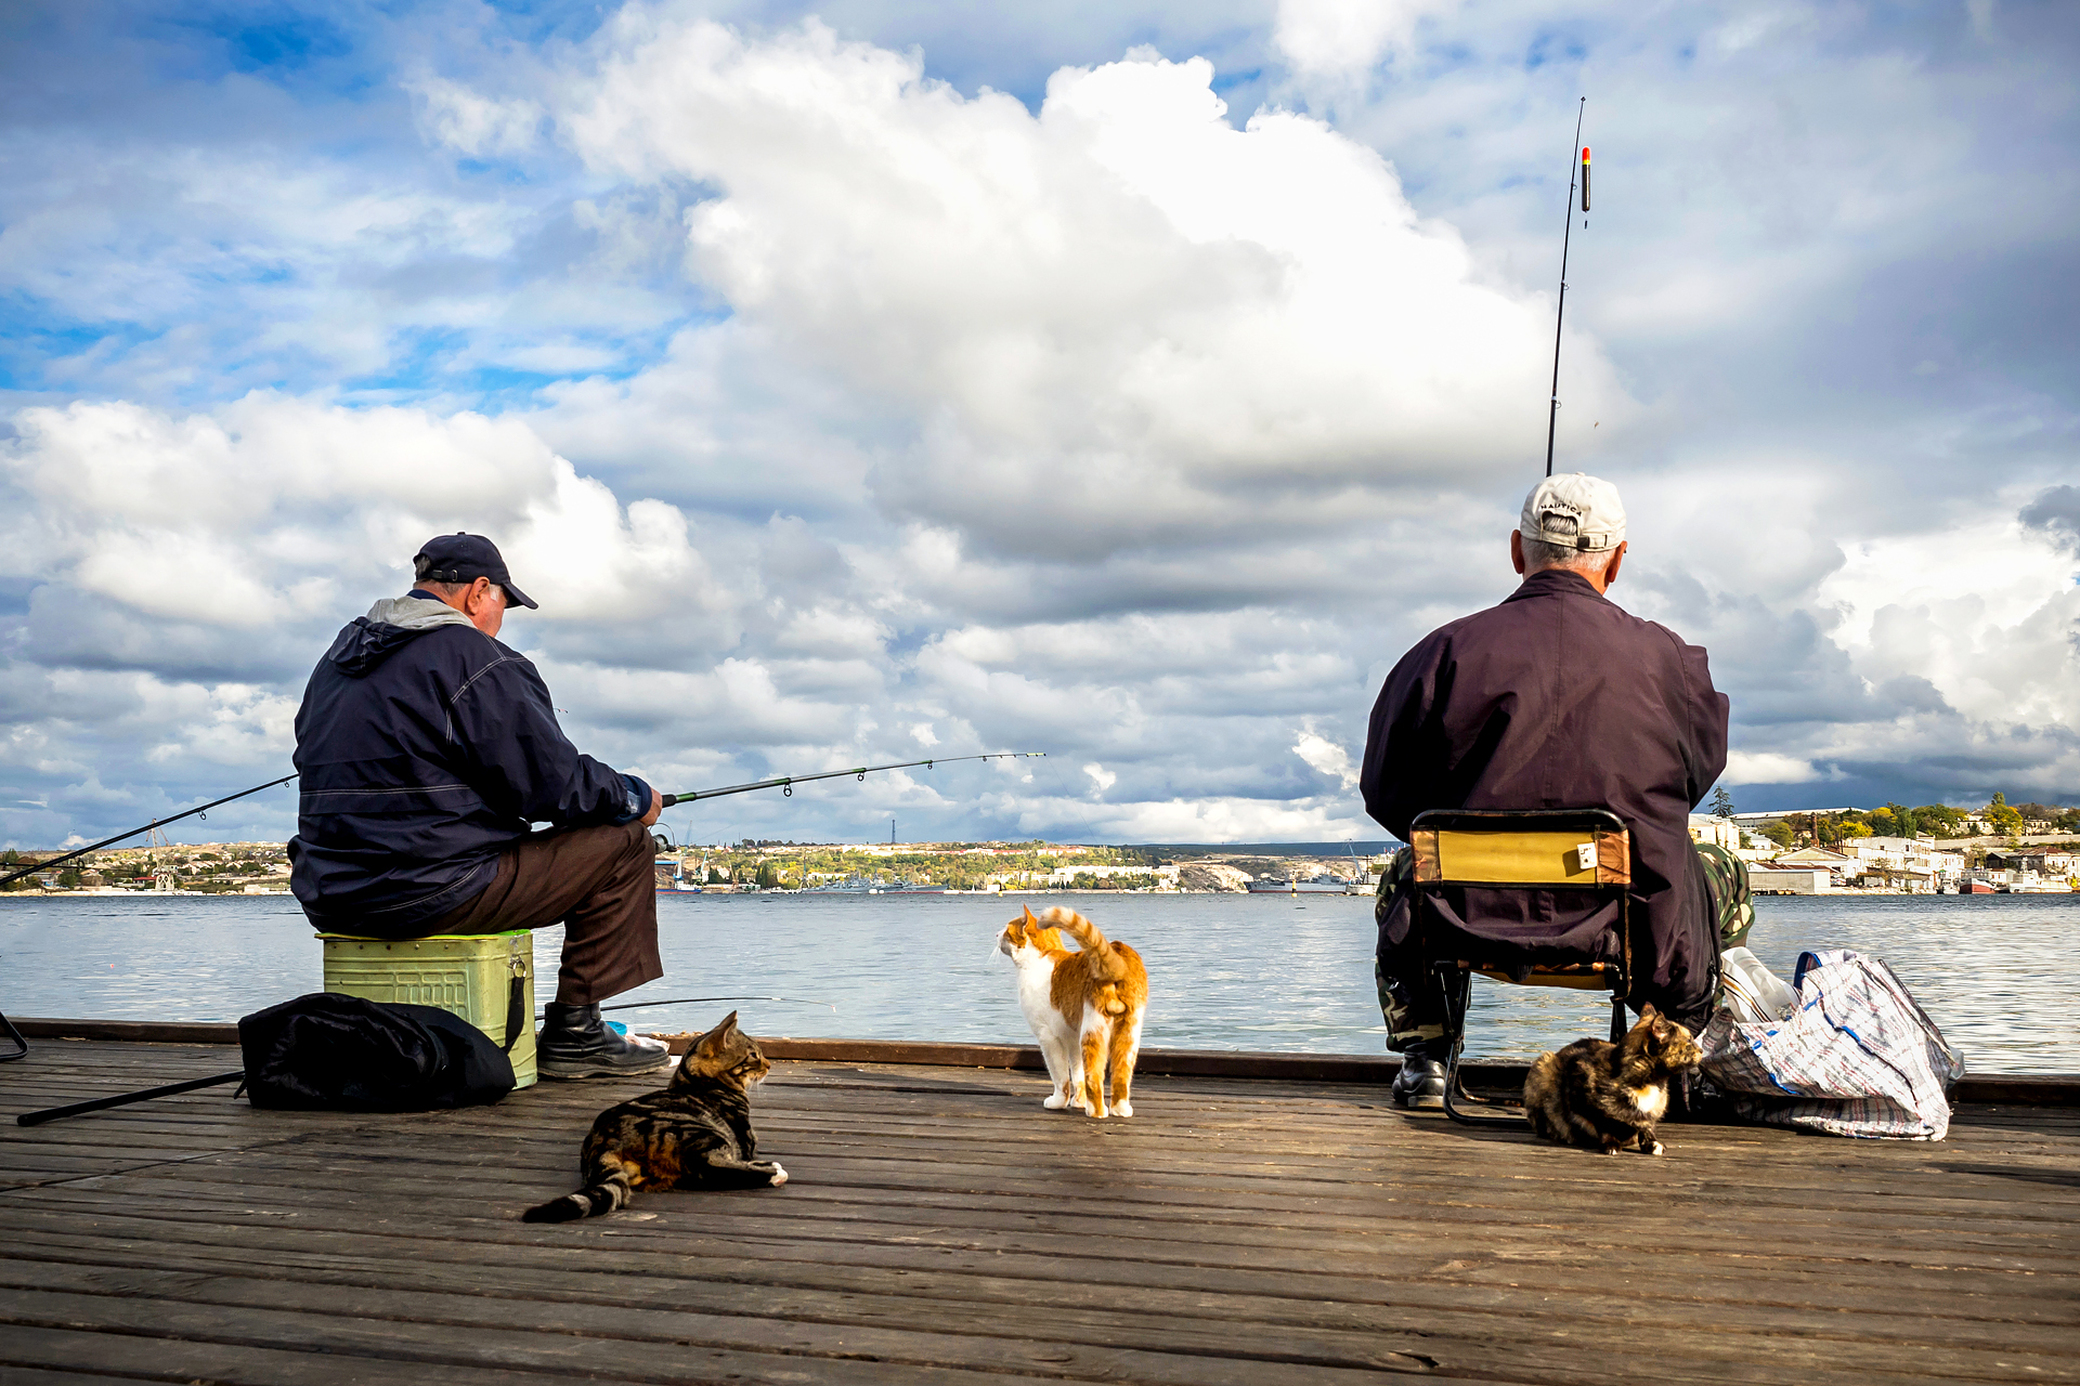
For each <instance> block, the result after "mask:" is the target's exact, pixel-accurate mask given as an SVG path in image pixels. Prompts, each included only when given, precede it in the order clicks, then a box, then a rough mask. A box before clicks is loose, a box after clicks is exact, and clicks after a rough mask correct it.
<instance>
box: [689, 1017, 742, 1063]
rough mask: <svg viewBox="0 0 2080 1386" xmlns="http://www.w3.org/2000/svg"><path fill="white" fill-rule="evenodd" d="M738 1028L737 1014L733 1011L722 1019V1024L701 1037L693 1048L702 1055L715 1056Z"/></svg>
mask: <svg viewBox="0 0 2080 1386" xmlns="http://www.w3.org/2000/svg"><path fill="white" fill-rule="evenodd" d="M736 1028H737V1013H736V1012H735V1011H731V1012H730V1013H729V1014H728V1015H726V1016H724V1017H723V1018H722V1022H721V1023H720V1024H718V1025H717V1026H716V1027H715V1028H714V1029H712V1030H710V1031H708V1033H707V1034H705V1035H702V1036H701V1037H700V1039H699V1041H698V1042H696V1043H695V1044H694V1046H693V1048H694V1051H695V1052H696V1053H700V1054H713V1053H714V1052H715V1051H716V1050H717V1049H720V1048H721V1047H722V1042H723V1041H724V1040H726V1039H728V1038H729V1032H730V1031H732V1030H734V1029H736Z"/></svg>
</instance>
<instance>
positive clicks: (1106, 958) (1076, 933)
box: [1042, 905, 1127, 1015]
mask: <svg viewBox="0 0 2080 1386" xmlns="http://www.w3.org/2000/svg"><path fill="white" fill-rule="evenodd" d="M1042 918H1044V919H1045V920H1046V921H1047V923H1048V924H1050V925H1051V926H1053V927H1054V928H1057V929H1060V930H1061V931H1062V932H1063V933H1065V934H1067V935H1068V936H1069V937H1071V938H1073V939H1075V940H1076V945H1077V947H1079V948H1081V949H1082V950H1083V951H1084V952H1086V953H1088V954H1090V958H1091V960H1090V962H1089V963H1088V964H1087V966H1088V967H1089V968H1090V976H1091V980H1092V981H1093V982H1096V983H1099V984H1100V985H1103V984H1105V983H1108V982H1121V981H1125V980H1126V976H1127V965H1126V963H1125V962H1124V961H1122V960H1121V958H1120V956H1119V953H1118V951H1117V950H1116V949H1114V948H1113V946H1112V944H1111V943H1110V942H1108V941H1107V940H1106V938H1105V935H1103V934H1101V933H1099V932H1098V926H1097V925H1095V924H1093V923H1091V922H1090V921H1089V920H1088V919H1085V918H1084V917H1083V916H1082V915H1080V914H1078V913H1077V912H1076V911H1075V910H1071V909H1064V908H1063V907H1062V906H1060V905H1056V906H1054V907H1053V908H1052V909H1050V910H1048V911H1047V913H1046V914H1045V915H1043V916H1042ZM1115 1000H1117V998H1115ZM1121 1009H1125V1007H1124V1006H1122V1007H1121ZM1113 1014H1115V1015H1116V1014H1118V1012H1117V1011H1115V1012H1113Z"/></svg>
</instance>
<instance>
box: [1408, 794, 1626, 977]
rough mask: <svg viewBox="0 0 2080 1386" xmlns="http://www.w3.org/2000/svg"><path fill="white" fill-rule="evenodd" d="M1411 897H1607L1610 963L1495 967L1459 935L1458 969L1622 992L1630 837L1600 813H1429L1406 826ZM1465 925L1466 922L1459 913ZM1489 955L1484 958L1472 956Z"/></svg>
mask: <svg viewBox="0 0 2080 1386" xmlns="http://www.w3.org/2000/svg"><path fill="white" fill-rule="evenodd" d="M1409 846H1410V847H1411V848H1412V849H1413V855H1414V858H1415V862H1414V866H1415V870H1414V873H1413V874H1414V880H1413V882H1412V883H1411V884H1412V887H1413V889H1414V892H1415V894H1416V895H1417V896H1418V897H1421V896H1424V895H1429V894H1433V893H1435V894H1441V895H1456V896H1458V897H1460V904H1461V906H1462V907H1464V906H1466V905H1469V904H1471V903H1472V901H1473V899H1474V898H1475V897H1478V896H1480V895H1482V894H1484V893H1492V892H1505V893H1506V892H1511V891H1519V890H1521V891H1566V892H1569V893H1570V894H1572V895H1575V896H1576V897H1577V898H1579V897H1580V896H1582V895H1588V896H1591V897H1594V896H1599V895H1600V896H1608V897H1610V899H1611V900H1612V902H1613V903H1614V904H1615V907H1616V910H1617V918H1616V925H1617V938H1618V949H1619V957H1618V959H1617V960H1616V961H1614V962H1610V961H1598V960H1592V959H1588V958H1576V959H1571V960H1570V959H1560V958H1553V959H1548V960H1547V961H1545V962H1543V963H1540V964H1538V965H1536V966H1533V967H1525V966H1521V965H1514V966H1513V965H1497V959H1496V958H1495V957H1494V955H1493V953H1492V951H1489V950H1486V949H1483V948H1482V947H1480V946H1477V945H1474V944H1472V942H1471V941H1470V940H1466V939H1462V946H1463V947H1464V951H1457V950H1455V951H1454V952H1453V953H1452V954H1450V955H1449V956H1452V957H1455V958H1457V959H1458V961H1459V965H1460V966H1462V967H1466V968H1470V969H1472V970H1474V971H1477V972H1480V973H1483V974H1485V975H1486V976H1489V977H1493V978H1496V979H1497V980H1501V981H1515V982H1531V983H1533V984H1535V985H1540V986H1570V987H1583V988H1598V989H1601V988H1604V987H1609V988H1611V989H1613V990H1615V991H1620V992H1629V990H1630V986H1631V982H1630V978H1631V972H1632V910H1631V900H1630V888H1631V884H1632V835H1631V833H1630V832H1628V831H1627V830H1626V827H1625V822H1624V820H1623V819H1621V818H1619V817H1618V815H1616V814H1615V813H1612V812H1611V811H1610V810H1608V809H1597V808H1591V809H1526V810H1521V811H1516V812H1498V811H1493V810H1475V809H1433V810H1432V811H1430V812H1428V813H1423V814H1418V815H1417V816H1416V819H1415V821H1414V822H1413V823H1412V824H1411V825H1410V826H1409ZM1466 922H1467V923H1468V924H1469V925H1471V924H1472V923H1473V919H1472V917H1471V916H1467V917H1466ZM1483 952H1488V956H1481V954H1482V953H1483Z"/></svg>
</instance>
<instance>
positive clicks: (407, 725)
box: [289, 534, 669, 1078]
mask: <svg viewBox="0 0 2080 1386" xmlns="http://www.w3.org/2000/svg"><path fill="white" fill-rule="evenodd" d="M412 571H413V573H414V575H415V578H416V581H415V583H414V585H413V587H412V590H411V591H410V592H408V593H407V594H405V595H404V596H402V597H395V598H386V599H385V600H383V601H379V602H377V603H376V604H375V606H374V607H373V608H371V609H370V611H369V613H368V614H367V615H366V616H357V617H355V618H354V620H353V621H352V622H351V623H350V624H349V625H347V626H346V628H345V629H343V630H341V631H340V633H339V636H338V638H337V639H335V640H334V641H333V642H332V648H331V649H329V650H327V651H326V652H325V657H324V658H323V659H321V660H319V661H318V667H317V669H316V670H315V671H313V672H312V674H311V680H310V684H309V686H308V687H306V688H305V690H304V694H303V706H302V708H301V709H300V710H299V711H298V712H297V714H296V769H297V772H298V774H300V775H301V776H302V779H301V781H300V784H299V788H300V790H301V796H302V797H301V803H300V804H299V809H298V817H297V832H296V836H295V838H294V839H292V840H291V841H290V843H289V860H290V862H291V864H292V870H291V875H290V885H291V887H292V888H293V889H294V890H295V892H296V898H297V899H298V900H300V901H301V902H302V904H303V909H304V913H305V914H306V915H308V916H309V918H310V921H311V923H312V924H314V925H315V926H317V927H318V928H319V929H321V930H323V931H325V932H328V933H343V934H354V935H358V936H361V937H364V938H389V939H409V938H428V937H432V936H435V935H440V934H491V933H500V932H503V931H505V930H509V929H538V928H542V927H545V926H547V925H551V924H561V925H563V926H564V936H563V961H562V964H561V966H560V967H559V968H558V970H557V975H556V1000H555V1001H553V1002H551V1003H550V1005H549V1007H548V1017H547V1022H546V1024H545V1025H544V1026H543V1029H542V1033H541V1035H540V1037H539V1038H538V1040H537V1044H536V1061H537V1065H538V1067H539V1068H540V1071H541V1073H542V1074H543V1076H545V1077H550V1078H590V1077H602V1076H611V1075H616V1074H624V1073H637V1072H642V1071H644V1070H647V1069H654V1068H662V1067H663V1066H664V1065H665V1064H666V1062H667V1061H668V1059H669V1055H668V1054H667V1051H666V1050H665V1048H664V1046H662V1045H660V1044H657V1043H656V1042H654V1041H651V1040H644V1039H635V1038H629V1037H627V1036H624V1035H622V1034H620V1033H619V1032H618V1031H616V1030H614V1029H613V1028H611V1027H609V1026H607V1025H606V1024H605V1023H603V1022H602V1021H601V1020H600V1015H599V1003H600V1002H602V1001H604V1000H606V999H607V998H608V997H610V996H616V995H619V994H620V993H622V992H624V991H627V990H629V989H630V988H632V987H637V986H640V985H642V984H643V983H644V982H648V981H651V980H653V979H655V978H658V977H661V976H663V975H664V966H663V964H662V962H661V961H660V960H659V958H658V955H657V894H656V885H655V881H654V879H653V872H652V868H651V861H652V858H653V855H654V851H655V849H654V847H653V845H652V843H651V840H650V834H649V832H648V828H649V825H650V824H652V823H655V822H656V821H657V816H658V814H659V813H660V812H662V811H663V808H664V800H663V798H662V796H660V795H659V794H658V793H657V792H656V791H655V790H653V789H652V788H651V787H650V786H649V785H647V784H645V783H644V782H643V781H642V780H639V779H637V778H636V777H635V776H634V775H624V774H621V773H620V772H618V771H616V770H614V769H612V768H610V767H608V766H606V765H602V764H601V763H600V762H599V761H597V760H594V759H593V758H592V757H591V756H587V755H581V754H580V753H579V751H578V748H577V747H575V746H573V745H571V743H570V740H569V738H567V737H565V736H564V734H563V729H562V728H561V727H559V726H558V725H557V723H556V709H555V707H554V705H553V704H552V703H551V701H550V698H549V690H548V688H547V687H546V686H545V685H544V684H543V683H542V676H541V675H540V674H539V673H537V672H536V671H535V667H534V665H533V664H531V663H530V662H528V660H527V659H526V658H525V657H524V656H522V655H520V654H517V653H515V652H514V651H513V650H512V649H510V648H509V647H507V646H505V645H503V644H501V643H499V640H498V632H499V629H500V627H501V626H502V625H503V624H504V621H505V614H506V610H507V609H508V608H509V607H512V606H523V607H527V608H529V609H530V610H532V609H535V608H536V603H535V600H534V598H532V597H530V596H528V595H527V594H526V593H525V592H522V591H521V590H520V589H519V587H517V586H515V585H514V583H513V577H512V574H510V573H508V572H507V571H506V563H505V559H504V558H503V557H501V556H500V554H499V552H498V546H497V545H496V544H494V543H492V542H491V541H490V540H489V539H486V538H484V537H483V536H481V535H476V534H443V535H441V536H439V537H438V538H435V539H431V540H428V541H427V543H426V546H425V547H424V548H422V549H420V550H419V552H418V554H417V556H415V557H414V558H413V560H412ZM535 823H547V824H549V825H550V827H549V830H548V831H545V832H535V831H533V830H532V825H533V824H535Z"/></svg>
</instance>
